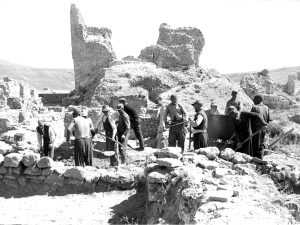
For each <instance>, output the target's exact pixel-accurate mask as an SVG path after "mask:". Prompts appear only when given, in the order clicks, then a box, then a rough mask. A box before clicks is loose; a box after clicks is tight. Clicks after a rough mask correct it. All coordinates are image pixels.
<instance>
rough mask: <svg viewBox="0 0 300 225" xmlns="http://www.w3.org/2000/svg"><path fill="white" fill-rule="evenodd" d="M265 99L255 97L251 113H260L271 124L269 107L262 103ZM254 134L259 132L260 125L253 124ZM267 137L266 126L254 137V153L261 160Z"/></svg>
mask: <svg viewBox="0 0 300 225" xmlns="http://www.w3.org/2000/svg"><path fill="white" fill-rule="evenodd" d="M262 100H263V98H262V95H255V96H254V99H253V102H254V106H253V107H252V109H251V112H255V113H258V114H259V115H261V117H262V118H263V119H264V121H265V122H266V123H269V122H270V120H271V119H270V111H269V107H268V106H266V105H264V104H263V102H262ZM251 126H252V132H253V133H254V132H256V131H259V128H260V127H259V125H257V124H255V123H254V124H251ZM265 135H266V126H264V127H263V128H262V129H261V130H260V132H259V133H258V134H257V135H255V136H254V137H253V151H254V156H255V157H257V158H261V151H262V150H263V149H264V142H265Z"/></svg>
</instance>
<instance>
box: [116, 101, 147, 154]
mask: <svg viewBox="0 0 300 225" xmlns="http://www.w3.org/2000/svg"><path fill="white" fill-rule="evenodd" d="M119 102H120V104H123V106H124V111H125V113H126V114H128V116H129V118H130V124H131V129H133V131H134V134H135V136H136V138H137V139H138V140H139V143H140V147H139V148H138V149H137V150H141V151H143V150H144V149H145V147H144V137H143V134H142V130H141V125H140V118H139V115H138V113H137V111H136V110H135V109H134V108H133V107H132V106H130V105H128V104H127V102H126V99H125V98H120V99H119Z"/></svg>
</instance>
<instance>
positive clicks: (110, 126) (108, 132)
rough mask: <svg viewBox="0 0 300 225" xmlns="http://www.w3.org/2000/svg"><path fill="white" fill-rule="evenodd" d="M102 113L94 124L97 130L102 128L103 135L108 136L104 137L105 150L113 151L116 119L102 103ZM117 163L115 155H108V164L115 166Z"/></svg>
mask: <svg viewBox="0 0 300 225" xmlns="http://www.w3.org/2000/svg"><path fill="white" fill-rule="evenodd" d="M102 113H103V115H102V116H101V117H100V119H99V120H98V122H97V125H96V126H97V128H98V130H99V131H102V130H104V132H105V136H106V137H108V138H106V143H105V148H106V151H115V142H113V141H112V140H115V138H116V134H117V126H116V121H115V120H114V118H113V117H112V115H111V114H110V109H109V106H108V105H104V106H103V107H102ZM110 138H111V139H112V140H111V139H110ZM117 163H118V159H116V155H113V156H110V165H111V166H116V165H117Z"/></svg>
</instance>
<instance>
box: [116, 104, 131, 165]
mask: <svg viewBox="0 0 300 225" xmlns="http://www.w3.org/2000/svg"><path fill="white" fill-rule="evenodd" d="M116 110H117V111H118V113H119V120H118V126H117V137H118V141H119V142H120V143H121V144H122V145H119V151H120V156H121V163H126V147H127V142H128V138H129V135H130V118H129V115H128V114H127V113H126V112H125V111H124V105H123V104H118V105H117V108H116Z"/></svg>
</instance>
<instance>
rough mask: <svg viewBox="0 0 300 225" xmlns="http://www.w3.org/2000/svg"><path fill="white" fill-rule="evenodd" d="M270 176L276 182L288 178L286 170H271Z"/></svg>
mask: <svg viewBox="0 0 300 225" xmlns="http://www.w3.org/2000/svg"><path fill="white" fill-rule="evenodd" d="M270 177H271V179H272V180H274V181H276V182H280V181H284V180H285V179H286V172H285V171H284V170H281V171H278V172H270Z"/></svg>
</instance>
